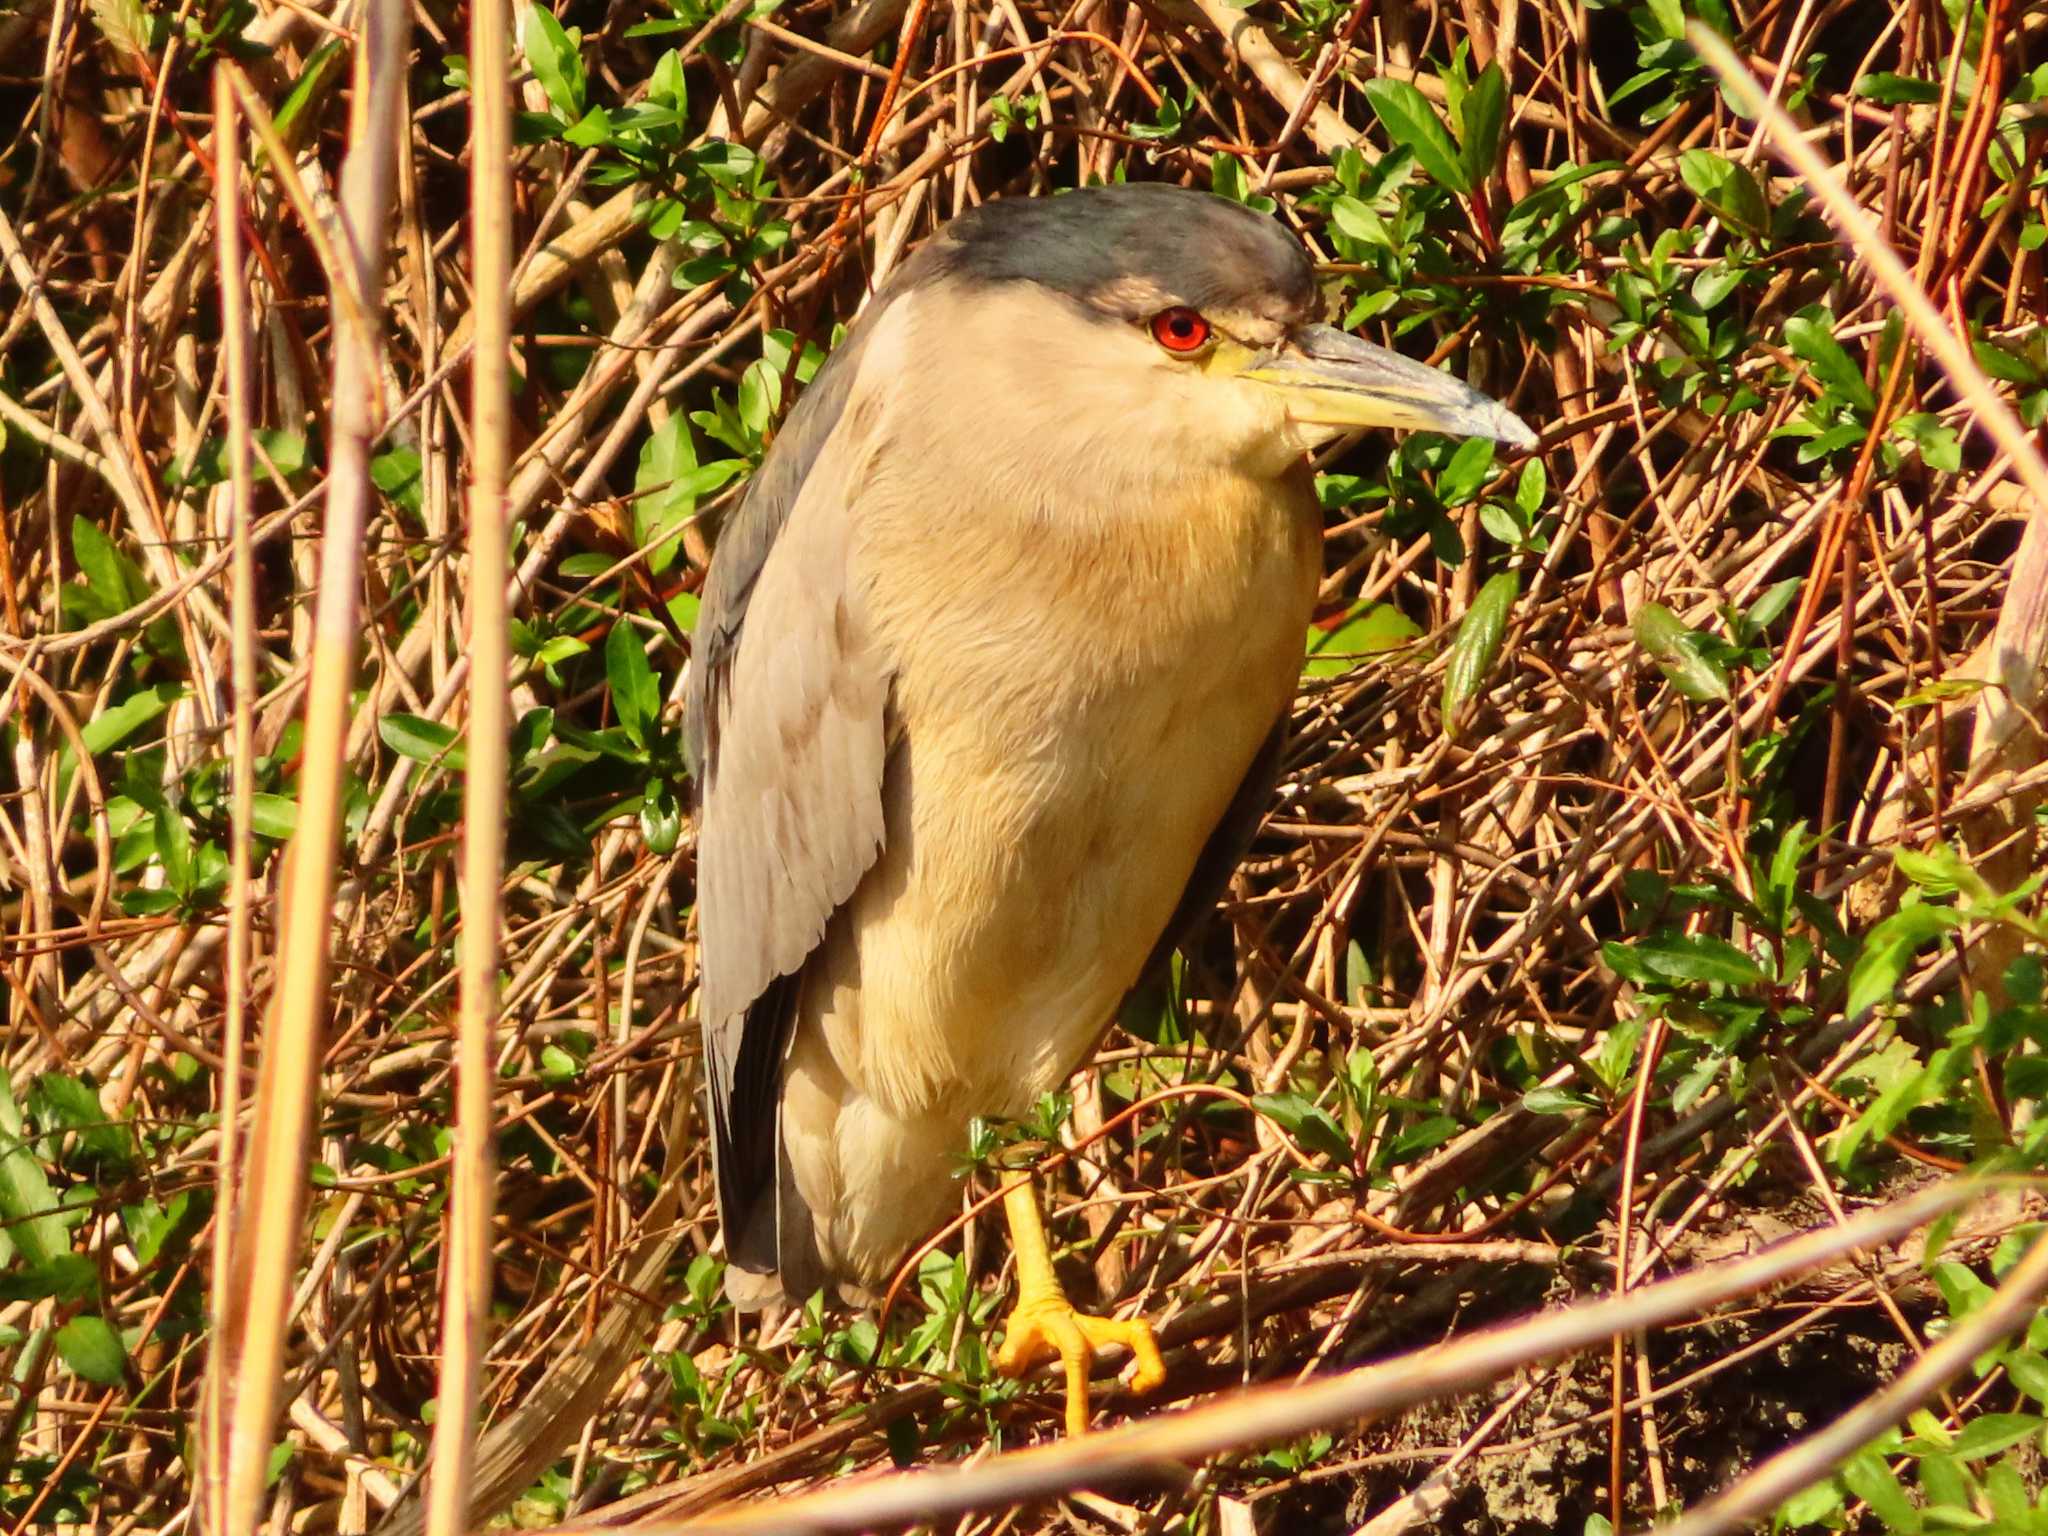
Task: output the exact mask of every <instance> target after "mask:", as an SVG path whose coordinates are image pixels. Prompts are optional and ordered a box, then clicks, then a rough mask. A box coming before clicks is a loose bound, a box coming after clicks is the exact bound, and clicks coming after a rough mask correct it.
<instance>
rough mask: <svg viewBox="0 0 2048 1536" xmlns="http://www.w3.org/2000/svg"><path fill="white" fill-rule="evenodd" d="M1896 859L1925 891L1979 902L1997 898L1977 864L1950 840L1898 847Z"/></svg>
mask: <svg viewBox="0 0 2048 1536" xmlns="http://www.w3.org/2000/svg"><path fill="white" fill-rule="evenodd" d="M1892 862H1893V863H1894V864H1896V865H1897V866H1898V869H1899V873H1900V874H1902V875H1904V876H1905V877H1906V878H1907V879H1908V880H1910V881H1912V882H1913V884H1915V885H1917V886H1918V887H1919V888H1920V889H1921V890H1923V891H1926V892H1927V893H1928V894H1929V895H1933V896H1952V895H1957V894H1961V895H1964V896H1968V897H1970V898H1971V899H1973V900H1975V901H1990V900H1992V899H1993V897H1992V892H1991V887H1990V886H1989V885H1988V884H1987V883H1986V882H1985V879H1984V877H1983V876H1982V875H1980V874H1978V873H1977V867H1976V866H1975V865H1974V864H1972V863H1971V862H1970V861H1969V860H1968V859H1966V858H1964V857H1963V856H1962V855H1961V854H1960V853H1958V852H1956V850H1955V849H1953V848H1951V847H1950V846H1949V845H1948V844H1947V843H1934V844H1931V845H1929V846H1928V847H1926V848H1924V849H1922V848H1894V849H1892Z"/></svg>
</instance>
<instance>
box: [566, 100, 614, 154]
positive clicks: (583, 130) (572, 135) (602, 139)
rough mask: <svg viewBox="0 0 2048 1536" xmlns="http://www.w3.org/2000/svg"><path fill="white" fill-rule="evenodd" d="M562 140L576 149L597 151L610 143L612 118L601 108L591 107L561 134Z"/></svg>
mask: <svg viewBox="0 0 2048 1536" xmlns="http://www.w3.org/2000/svg"><path fill="white" fill-rule="evenodd" d="M562 138H563V139H564V140H565V141H566V142H568V143H570V144H574V145H575V146H576V147H577V148H578V149H598V148H601V147H602V146H604V145H606V144H609V143H611V141H612V117H611V114H610V113H609V112H607V111H605V109H604V108H603V107H592V108H591V109H590V110H589V111H588V112H586V113H584V114H583V115H582V116H581V117H579V118H577V119H576V121H575V122H573V123H571V124H570V125H569V127H568V128H567V129H566V130H565V131H564V132H563V134H562Z"/></svg>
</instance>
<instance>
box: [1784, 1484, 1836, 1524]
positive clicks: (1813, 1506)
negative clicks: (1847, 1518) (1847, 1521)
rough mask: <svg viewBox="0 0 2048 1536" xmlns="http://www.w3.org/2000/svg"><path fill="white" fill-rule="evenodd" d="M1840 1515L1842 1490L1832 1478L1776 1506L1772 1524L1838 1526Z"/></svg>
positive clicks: (1803, 1490)
mask: <svg viewBox="0 0 2048 1536" xmlns="http://www.w3.org/2000/svg"><path fill="white" fill-rule="evenodd" d="M1841 1513H1842V1490H1841V1489H1840V1488H1839V1487H1837V1486H1836V1484H1835V1482H1834V1480H1833V1479H1832V1478H1829V1479H1826V1480H1825V1481H1822V1482H1818V1483H1815V1484H1814V1485H1813V1486H1812V1487H1810V1488H1805V1489H1802V1490H1800V1491H1799V1492H1798V1493H1795V1494H1793V1495H1792V1497H1791V1498H1789V1499H1787V1500H1786V1501H1785V1502H1784V1503H1782V1504H1780V1505H1779V1506H1778V1514H1777V1519H1776V1521H1775V1522H1774V1524H1777V1525H1790V1526H1795V1527H1796V1526H1807V1525H1838V1524H1840V1518H1839V1517H1840V1515H1841Z"/></svg>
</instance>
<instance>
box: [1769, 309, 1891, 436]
mask: <svg viewBox="0 0 2048 1536" xmlns="http://www.w3.org/2000/svg"><path fill="white" fill-rule="evenodd" d="M1785 344H1786V345H1787V346H1789V347H1790V348H1791V349H1792V355H1793V356H1795V357H1797V358H1799V359H1801V360H1802V361H1804V362H1805V363H1806V364H1807V365H1808V366H1809V367H1810V368H1812V369H1813V375H1814V377H1815V378H1817V379H1819V380H1820V382H1821V384H1822V385H1823V386H1825V387H1826V388H1827V389H1829V390H1832V391H1833V392H1835V393H1836V394H1839V395H1841V396H1842V397H1843V398H1844V399H1845V400H1847V401H1848V403H1849V404H1851V405H1853V406H1855V407H1856V408H1857V409H1858V410H1860V411H1862V412H1863V413H1864V414H1865V415H1866V416H1867V415H1869V414H1870V413H1871V412H1872V411H1875V410H1876V409H1877V396H1876V395H1874V394H1872V393H1871V389H1870V386H1869V384H1867V383H1865V382H1864V379H1863V370H1862V369H1861V368H1859V367H1857V366H1856V363H1855V361H1854V359H1852V358H1851V357H1850V356H1849V354H1848V353H1847V352H1845V351H1843V350H1842V344H1841V343H1840V342H1839V341H1837V340H1835V317H1834V316H1833V315H1831V314H1829V313H1828V312H1827V311H1826V310H1824V309H1822V308H1820V307H1819V306H1818V305H1816V306H1814V307H1812V308H1810V309H1807V310H1805V311H1804V312H1802V313H1800V314H1797V315H1794V316H1793V317H1792V318H1791V319H1790V320H1787V321H1786V322H1785ZM1861 436H1862V433H1861V432H1860V431H1859V432H1857V433H1856V434H1855V435H1854V436H1853V437H1852V438H1851V439H1850V441H1854V440H1855V438H1857V437H1861Z"/></svg>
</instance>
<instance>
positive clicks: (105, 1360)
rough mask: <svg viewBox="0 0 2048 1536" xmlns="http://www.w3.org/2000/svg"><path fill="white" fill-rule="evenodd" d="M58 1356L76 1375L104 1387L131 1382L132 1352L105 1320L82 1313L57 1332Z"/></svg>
mask: <svg viewBox="0 0 2048 1536" xmlns="http://www.w3.org/2000/svg"><path fill="white" fill-rule="evenodd" d="M56 1344H57V1354H58V1357H59V1358H60V1359H62V1360H63V1362H64V1363H65V1364H66V1365H68V1366H70V1367H71V1370H72V1372H73V1374H75V1375H78V1376H81V1377H83V1378H84V1379H85V1380H87V1381H90V1382H92V1383H94V1384H95V1385H97V1386H102V1387H118V1386H120V1385H121V1383H122V1382H123V1381H124V1380H126V1379H127V1375H128V1351H127V1349H126V1348H125V1347H124V1346H123V1345H122V1343H121V1335H119V1334H118V1333H116V1332H114V1329H113V1325H112V1324H111V1323H109V1322H108V1321H107V1320H106V1319H105V1318H104V1317H95V1316H94V1315H92V1314H91V1313H80V1314H79V1315H78V1316H77V1317H74V1318H73V1319H71V1321H70V1322H68V1323H66V1324H65V1325H64V1326H63V1327H62V1328H59V1329H58V1330H57V1338H56Z"/></svg>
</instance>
